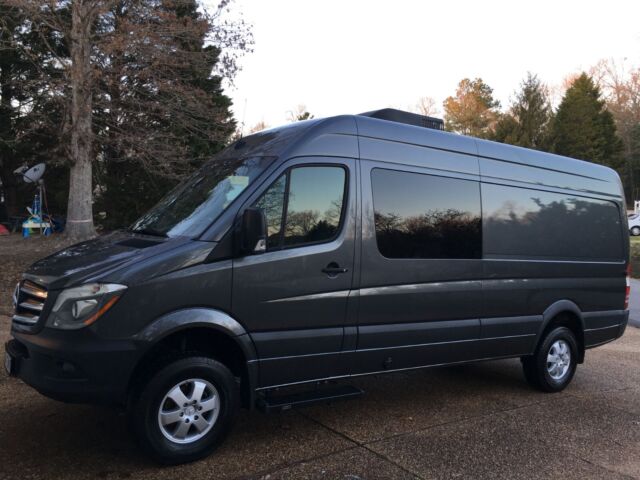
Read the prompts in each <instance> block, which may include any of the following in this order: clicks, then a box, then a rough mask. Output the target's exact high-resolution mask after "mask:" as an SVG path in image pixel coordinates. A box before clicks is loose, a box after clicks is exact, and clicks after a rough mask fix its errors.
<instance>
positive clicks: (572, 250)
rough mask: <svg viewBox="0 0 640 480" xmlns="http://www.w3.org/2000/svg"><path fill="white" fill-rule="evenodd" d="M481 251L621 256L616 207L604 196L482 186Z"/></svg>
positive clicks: (568, 256)
mask: <svg viewBox="0 0 640 480" xmlns="http://www.w3.org/2000/svg"><path fill="white" fill-rule="evenodd" d="M482 207H483V218H482V223H483V245H484V254H485V255H498V256H501V255H502V256H517V257H532V258H549V259H568V260H571V259H588V260H603V261H604V260H621V259H622V258H623V244H622V230H623V229H622V227H621V224H620V218H621V217H620V212H619V210H618V206H617V205H616V204H615V203H613V202H609V201H606V200H598V199H593V198H586V197H581V196H572V195H565V194H558V193H551V192H543V191H538V190H530V189H525V188H517V187H507V186H503V185H493V184H483V185H482Z"/></svg>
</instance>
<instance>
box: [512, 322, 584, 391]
mask: <svg viewBox="0 0 640 480" xmlns="http://www.w3.org/2000/svg"><path fill="white" fill-rule="evenodd" d="M577 360H578V343H577V342H576V337H575V335H574V334H573V332H572V331H571V330H569V329H568V328H566V327H557V328H554V329H553V330H551V331H550V332H549V333H547V335H546V336H545V337H544V338H543V339H542V342H541V343H540V345H539V346H538V348H537V349H536V352H535V353H534V354H533V355H532V356H530V357H524V358H523V359H522V367H523V370H524V376H525V378H526V379H527V381H528V382H529V384H530V385H531V386H533V387H535V388H537V389H539V390H542V391H543V392H559V391H561V390H564V389H565V388H566V387H567V385H569V383H571V380H572V379H573V375H574V374H575V372H576V367H577V365H578V361H577Z"/></svg>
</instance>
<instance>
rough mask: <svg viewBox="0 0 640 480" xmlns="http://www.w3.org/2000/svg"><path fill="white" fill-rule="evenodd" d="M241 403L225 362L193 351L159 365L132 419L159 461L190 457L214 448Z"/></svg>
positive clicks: (206, 452) (132, 414)
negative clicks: (191, 354) (190, 353)
mask: <svg viewBox="0 0 640 480" xmlns="http://www.w3.org/2000/svg"><path fill="white" fill-rule="evenodd" d="M238 407H239V392H238V385H237V383H236V380H235V377H234V376H233V374H232V373H231V372H230V371H229V369H228V368H227V367H226V366H224V365H223V364H222V363H220V362H217V361H215V360H213V359H211V358H207V357H200V356H192V357H186V358H181V359H178V360H175V361H173V362H171V363H169V364H167V365H165V366H164V367H163V368H161V369H159V370H158V371H157V372H156V373H155V374H154V375H153V376H152V377H151V378H150V380H149V382H148V383H147V384H146V386H145V387H144V388H143V390H142V392H141V394H140V395H139V397H138V398H137V400H134V404H133V408H132V410H131V412H130V416H131V422H132V425H133V427H134V431H135V433H136V436H137V437H138V439H139V441H140V443H141V444H142V446H143V448H144V449H145V450H146V451H147V452H148V453H149V454H150V455H151V456H152V457H153V458H154V459H155V460H156V461H158V462H160V463H164V464H170V465H173V464H179V463H185V462H191V461H194V460H197V459H199V458H202V457H204V456H206V455H208V454H209V453H211V452H212V451H213V450H214V449H215V448H216V447H217V446H218V445H219V444H220V443H221V442H222V440H224V438H225V437H226V435H227V433H228V432H229V430H230V429H231V427H232V425H233V422H234V420H235V416H236V414H237V411H238Z"/></svg>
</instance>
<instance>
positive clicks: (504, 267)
mask: <svg viewBox="0 0 640 480" xmlns="http://www.w3.org/2000/svg"><path fill="white" fill-rule="evenodd" d="M441 127H442V124H441V122H439V121H437V120H435V119H430V118H426V117H420V116H417V115H413V114H409V113H405V112H399V111H394V110H381V111H375V112H369V113H366V114H362V115H345V116H338V117H333V118H327V119H320V120H310V121H306V122H300V123H295V124H292V125H288V126H286V127H282V128H277V129H273V130H268V131H263V132H260V133H257V134H255V135H251V136H249V137H246V138H242V139H240V140H238V141H237V142H235V143H234V144H232V145H231V146H229V147H228V148H227V149H225V150H224V151H223V152H222V153H221V154H220V155H218V156H217V157H216V158H215V159H214V160H212V161H211V162H210V163H208V164H207V165H205V166H204V167H203V168H202V169H200V170H199V171H197V172H196V173H194V174H193V175H192V176H191V177H190V178H189V179H187V180H186V181H185V182H183V183H182V184H180V185H179V186H178V187H177V188H176V189H174V190H173V191H172V192H170V193H169V194H168V195H167V196H166V197H165V198H164V199H163V200H162V201H160V203H159V204H158V205H157V206H155V207H154V208H153V209H152V210H150V211H149V212H148V213H147V214H145V215H144V216H143V217H142V218H140V219H139V220H138V221H137V222H136V223H135V224H134V225H133V226H132V227H131V228H130V229H128V230H126V231H119V232H115V233H112V234H109V235H105V236H102V237H100V238H97V239H95V240H92V241H89V242H85V243H81V244H78V245H75V246H72V247H70V248H67V249H66V250H63V251H61V252H58V253H56V254H54V255H52V256H50V257H47V258H45V259H43V260H40V261H38V262H37V263H35V264H34V265H33V266H31V267H30V268H29V270H28V271H27V272H26V273H25V274H24V275H23V278H22V280H21V282H20V283H19V284H18V285H17V287H16V290H15V295H14V302H15V305H16V307H15V315H14V316H13V320H12V335H13V339H11V340H10V341H9V342H8V343H7V344H6V352H7V353H6V359H5V366H6V368H7V370H8V372H9V373H10V374H11V375H15V376H17V377H19V378H21V379H22V380H23V381H24V382H26V383H27V384H29V385H31V386H33V387H34V388H35V389H37V390H38V391H40V392H41V393H43V394H44V395H47V396H50V397H52V398H56V399H60V400H64V401H74V402H100V403H108V404H114V405H120V406H125V407H126V408H127V411H128V414H129V419H130V421H131V425H132V427H133V430H134V431H135V433H136V434H137V436H138V438H139V439H140V441H141V444H142V445H143V446H144V447H145V448H146V450H147V451H148V452H149V453H150V454H151V455H152V456H153V457H154V458H156V459H157V460H158V461H161V462H164V463H179V462H186V461H191V460H194V459H197V458H200V457H202V456H204V455H206V454H208V453H209V452H211V451H212V450H213V449H214V448H215V447H216V446H217V445H218V444H219V443H220V442H221V441H222V440H223V438H224V437H225V435H226V434H227V433H228V431H229V429H230V428H231V426H232V424H233V421H234V418H235V416H236V414H237V412H238V408H239V407H240V406H244V407H247V408H254V407H257V408H260V409H263V410H265V411H273V410H284V409H288V408H291V407H294V406H299V405H306V404H310V403H313V402H319V401H322V402H324V401H327V400H333V399H338V398H345V397H352V396H355V395H358V394H360V393H361V391H360V390H358V389H356V388H354V387H351V386H348V385H346V384H344V383H340V382H333V381H332V382H326V381H327V380H337V379H348V378H350V377H354V376H358V375H369V374H377V373H383V372H397V371H401V370H407V369H415V368H423V367H430V366H435V365H448V364H457V363H464V362H472V361H479V360H488V359H499V358H512V357H519V358H521V360H522V365H523V370H524V375H525V377H526V379H527V380H528V381H529V383H530V384H531V385H533V386H534V387H536V388H538V389H541V390H543V391H546V392H557V391H560V390H562V389H563V388H565V387H566V386H567V384H568V383H569V382H570V381H571V379H572V377H573V375H574V373H575V370H576V366H577V364H579V363H582V362H583V360H584V355H585V350H586V349H588V348H591V347H595V346H598V345H601V344H603V343H606V342H609V341H611V340H614V339H616V338H618V337H620V336H621V335H622V334H623V332H624V330H625V327H626V325H627V318H628V310H627V306H628V297H629V279H628V266H629V234H628V231H627V221H626V216H625V211H626V210H625V200H624V195H623V191H622V187H621V183H620V179H619V178H618V175H617V174H616V172H614V171H613V170H611V169H609V168H606V167H603V166H600V165H596V164H593V163H589V162H584V161H579V160H574V159H571V158H565V157H560V156H557V155H551V154H547V153H543V152H538V151H532V150H527V149H524V148H517V147H513V146H508V145H502V144H499V143H493V142H489V141H485V140H479V139H476V138H470V137H465V136H460V135H454V134H450V133H445V132H443V131H441ZM319 384H323V385H324V384H327V385H328V386H325V387H324V388H322V386H321V387H318V385H319Z"/></svg>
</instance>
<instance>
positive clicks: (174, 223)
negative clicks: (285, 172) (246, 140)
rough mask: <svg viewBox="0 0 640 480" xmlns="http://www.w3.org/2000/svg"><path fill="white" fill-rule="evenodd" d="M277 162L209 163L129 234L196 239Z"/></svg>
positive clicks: (268, 159) (254, 159)
mask: <svg viewBox="0 0 640 480" xmlns="http://www.w3.org/2000/svg"><path fill="white" fill-rule="evenodd" d="M274 158H275V157H249V158H242V159H238V158H235V159H234V158H224V159H218V160H214V161H212V162H209V163H207V164H206V165H204V166H203V167H202V168H200V169H199V170H198V171H196V172H195V173H194V174H193V175H191V176H190V177H189V178H187V179H186V180H185V181H184V182H182V183H180V184H179V185H178V186H176V187H175V188H174V189H173V190H171V191H170V192H169V193H168V194H167V195H165V197H164V198H163V199H162V200H160V202H158V203H157V204H156V206H155V207H153V208H152V209H151V210H149V211H148V212H147V213H145V214H144V215H143V216H142V217H141V218H139V219H138V220H137V221H136V222H135V223H134V224H133V225H132V226H131V227H130V229H129V230H130V231H132V232H138V233H145V234H148V235H157V236H162V237H178V236H189V237H196V236H198V235H200V234H201V233H202V232H203V231H204V230H205V229H206V228H207V227H208V226H209V225H210V224H211V223H212V222H213V221H214V220H215V219H216V218H218V216H220V214H221V213H222V212H224V211H225V210H226V209H227V207H228V206H229V205H230V204H231V202H233V200H235V199H236V197H237V196H238V195H240V194H241V193H242V192H243V191H244V190H245V189H246V188H247V187H248V186H249V185H250V184H251V183H252V182H253V181H254V180H255V179H256V178H257V177H258V176H259V175H260V174H261V173H262V172H264V170H265V169H266V168H267V167H268V166H269V165H270V164H271V163H272V162H273V160H274Z"/></svg>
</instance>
